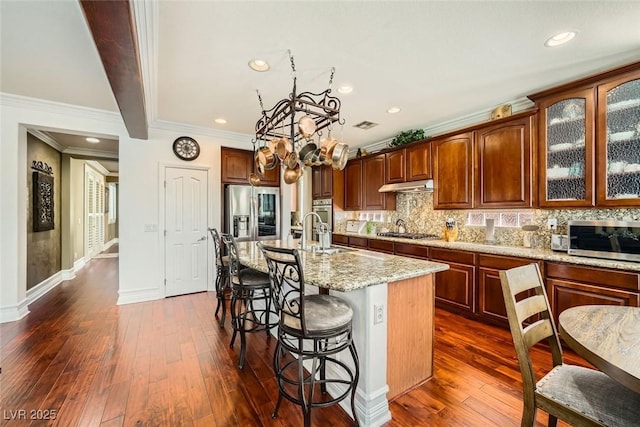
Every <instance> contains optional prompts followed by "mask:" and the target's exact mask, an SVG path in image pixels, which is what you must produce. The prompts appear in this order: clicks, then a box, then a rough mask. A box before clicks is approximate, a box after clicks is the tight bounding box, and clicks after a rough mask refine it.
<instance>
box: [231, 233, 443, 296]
mask: <svg viewBox="0 0 640 427" xmlns="http://www.w3.org/2000/svg"><path fill="white" fill-rule="evenodd" d="M263 243H264V244H265V245H267V246H277V247H287V248H296V249H298V241H297V240H294V243H293V245H291V244H288V243H287V242H286V241H283V240H269V241H265V242H263ZM256 244H257V242H255V241H251V242H238V243H237V246H238V258H239V259H240V263H241V264H243V265H246V266H248V267H251V268H254V269H256V270H259V271H263V272H267V271H268V268H267V264H266V262H265V260H264V256H263V255H262V252H261V251H260V249H259V248H258V247H257V246H256ZM300 253H301V262H302V270H303V272H304V280H305V283H307V284H309V285H313V286H317V287H318V288H324V289H330V290H334V291H340V292H349V291H353V290H356V289H360V288H364V287H367V286H372V285H378V284H381V283H390V282H395V281H398V280H404V279H410V278H413V277H419V276H425V275H428V274H434V273H437V272H439V271H445V270H447V269H449V266H448V265H447V264H443V263H440V262H433V261H426V260H420V259H414V258H407V257H403V256H398V255H388V254H383V253H379V252H372V251H368V250H364V249H358V250H350V251H348V252H342V253H336V254H331V255H328V254H322V253H318V252H309V251H300Z"/></svg>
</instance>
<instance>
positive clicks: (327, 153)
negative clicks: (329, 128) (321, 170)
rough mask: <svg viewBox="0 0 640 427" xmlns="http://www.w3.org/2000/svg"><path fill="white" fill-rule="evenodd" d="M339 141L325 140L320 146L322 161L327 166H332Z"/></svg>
mask: <svg viewBox="0 0 640 427" xmlns="http://www.w3.org/2000/svg"><path fill="white" fill-rule="evenodd" d="M337 143H338V140H337V139H335V138H331V137H328V138H325V139H323V140H322V143H321V144H320V145H321V146H320V157H321V158H320V161H321V162H322V163H323V164H325V165H327V166H328V165H331V157H332V156H333V150H334V148H335V147H336V144H337Z"/></svg>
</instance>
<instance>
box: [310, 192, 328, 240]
mask: <svg viewBox="0 0 640 427" xmlns="http://www.w3.org/2000/svg"><path fill="white" fill-rule="evenodd" d="M311 207H312V210H313V212H315V213H317V214H318V215H319V216H320V218H322V222H324V223H325V224H328V225H329V230H332V229H333V200H332V199H316V200H314V201H313V202H312V203H311ZM311 217H312V218H313V232H312V236H313V237H312V240H315V241H316V242H317V241H319V238H318V233H317V231H316V225H317V224H318V218H317V217H316V216H315V215H311Z"/></svg>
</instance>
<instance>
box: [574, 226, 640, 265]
mask: <svg viewBox="0 0 640 427" xmlns="http://www.w3.org/2000/svg"><path fill="white" fill-rule="evenodd" d="M568 234H569V250H568V253H569V254H570V255H582V256H588V257H595V258H610V259H619V260H624V261H637V262H640V221H569V233H568Z"/></svg>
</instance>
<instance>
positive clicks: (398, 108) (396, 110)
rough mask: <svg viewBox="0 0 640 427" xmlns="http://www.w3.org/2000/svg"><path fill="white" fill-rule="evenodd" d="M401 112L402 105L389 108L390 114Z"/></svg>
mask: <svg viewBox="0 0 640 427" xmlns="http://www.w3.org/2000/svg"><path fill="white" fill-rule="evenodd" d="M399 112H400V107H391V108H389V109H388V110H387V113H389V114H395V113H399Z"/></svg>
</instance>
